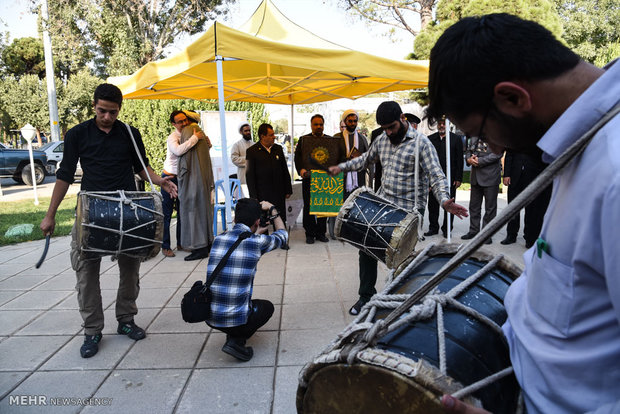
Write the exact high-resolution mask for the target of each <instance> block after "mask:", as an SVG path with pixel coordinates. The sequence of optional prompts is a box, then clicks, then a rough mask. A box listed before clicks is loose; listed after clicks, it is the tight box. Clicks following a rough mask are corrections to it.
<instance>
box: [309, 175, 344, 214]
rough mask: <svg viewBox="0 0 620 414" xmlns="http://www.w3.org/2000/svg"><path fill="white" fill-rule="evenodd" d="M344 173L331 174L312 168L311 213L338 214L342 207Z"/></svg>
mask: <svg viewBox="0 0 620 414" xmlns="http://www.w3.org/2000/svg"><path fill="white" fill-rule="evenodd" d="M342 177H343V174H342V173H340V174H338V175H335V176H333V177H332V176H331V175H329V174H328V173H327V172H325V171H321V170H312V176H311V178H310V214H314V215H317V216H323V217H332V216H337V215H338V212H339V211H340V207H342V190H343V185H342V183H343V179H342Z"/></svg>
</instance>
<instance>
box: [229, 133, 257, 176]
mask: <svg viewBox="0 0 620 414" xmlns="http://www.w3.org/2000/svg"><path fill="white" fill-rule="evenodd" d="M239 133H240V134H241V139H240V140H239V141H237V142H235V143H234V144H233V146H232V150H231V151H230V159H231V160H232V162H233V164H235V165H236V166H237V178H238V179H239V180H240V181H241V184H246V179H245V153H246V151H247V149H248V148H250V147H251V146H252V145H254V142H253V141H252V128H250V124H248V123H247V122H243V123H242V124H241V125H239Z"/></svg>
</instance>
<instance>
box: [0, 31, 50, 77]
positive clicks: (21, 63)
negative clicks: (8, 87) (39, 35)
mask: <svg viewBox="0 0 620 414" xmlns="http://www.w3.org/2000/svg"><path fill="white" fill-rule="evenodd" d="M2 62H3V66H4V69H5V71H6V73H7V74H11V75H14V76H17V77H20V76H22V75H36V76H38V77H39V78H43V77H44V76H45V58H44V55H43V43H42V42H41V41H40V40H39V39H35V38H34V37H21V38H19V39H15V40H13V42H12V43H11V44H10V45H8V46H6V47H4V48H3V50H2Z"/></svg>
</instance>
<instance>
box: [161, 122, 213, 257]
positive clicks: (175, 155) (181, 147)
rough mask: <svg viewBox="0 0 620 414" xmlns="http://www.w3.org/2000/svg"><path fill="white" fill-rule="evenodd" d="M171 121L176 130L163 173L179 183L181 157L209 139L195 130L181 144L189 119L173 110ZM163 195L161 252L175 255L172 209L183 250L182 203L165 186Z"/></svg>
mask: <svg viewBox="0 0 620 414" xmlns="http://www.w3.org/2000/svg"><path fill="white" fill-rule="evenodd" d="M170 122H171V123H172V126H174V131H172V132H171V133H170V135H169V136H168V139H167V140H166V160H165V161H164V170H163V172H162V174H161V176H162V177H172V178H171V181H172V182H173V183H174V184H175V185H178V181H177V168H178V165H179V157H180V156H181V155H183V154H185V153H186V152H187V151H189V150H190V149H191V148H192V147H193V146H194V145H196V143H197V142H198V140H199V139H207V138H206V136H205V134H204V133H203V132H202V131H194V135H192V137H191V138H190V139H188V140H187V141H185V142H184V143H183V144H180V143H179V141H180V139H181V131H182V130H183V128H184V127H185V126H187V125H189V119H188V118H187V115H185V113H184V112H183V111H173V112H172V113H171V114H170ZM161 196H162V209H163V212H164V239H163V243H162V246H161V252H162V254H163V255H164V256H166V257H174V256H175V254H174V252H173V251H172V249H171V248H170V247H171V246H170V220H171V218H172V210H173V209H175V208H176V210H177V231H176V234H177V249H178V250H181V249H182V246H179V245H178V243H179V241H180V240H181V223H180V220H181V215H180V214H179V212H180V203H179V199H178V198H176V199H175V198H172V197H170V194H168V193H167V192H166V190H164V189H163V188H162V189H161Z"/></svg>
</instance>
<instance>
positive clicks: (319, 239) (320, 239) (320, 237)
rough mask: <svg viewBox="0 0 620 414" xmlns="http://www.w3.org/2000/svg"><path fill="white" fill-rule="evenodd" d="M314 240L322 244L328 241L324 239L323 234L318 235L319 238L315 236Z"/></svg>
mask: <svg viewBox="0 0 620 414" xmlns="http://www.w3.org/2000/svg"><path fill="white" fill-rule="evenodd" d="M315 239H317V240H318V241H320V242H323V243H327V242H328V241H329V239H328V238H327V237H325V235H324V234H323V235H320V236H316V237H315Z"/></svg>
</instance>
